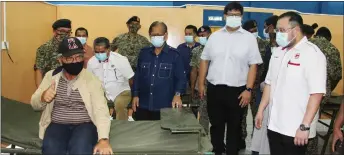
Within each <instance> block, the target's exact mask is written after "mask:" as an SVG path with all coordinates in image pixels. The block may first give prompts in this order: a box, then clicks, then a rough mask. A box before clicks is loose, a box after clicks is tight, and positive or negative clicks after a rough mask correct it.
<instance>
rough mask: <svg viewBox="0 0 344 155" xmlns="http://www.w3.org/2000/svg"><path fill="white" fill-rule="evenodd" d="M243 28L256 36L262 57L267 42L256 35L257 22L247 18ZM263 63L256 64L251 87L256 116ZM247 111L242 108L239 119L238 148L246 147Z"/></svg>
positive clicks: (251, 104) (252, 106)
mask: <svg viewBox="0 0 344 155" xmlns="http://www.w3.org/2000/svg"><path fill="white" fill-rule="evenodd" d="M242 28H243V29H245V30H246V31H249V32H250V33H252V34H253V35H254V36H255V37H256V38H257V42H258V48H259V52H260V55H261V57H262V58H264V56H265V47H266V45H267V44H268V42H267V41H266V40H263V39H261V38H260V37H259V36H258V31H257V29H258V28H257V22H256V21H255V20H248V21H246V22H245V23H244V24H243V27H242ZM263 67H264V65H263V64H260V65H258V68H257V75H256V80H255V82H254V86H253V89H252V100H251V102H250V107H251V112H252V116H253V117H254V116H256V113H257V109H258V107H257V105H256V104H255V103H256V91H257V90H259V89H257V88H258V87H259V84H260V76H261V75H262V72H263V70H264V68H263ZM247 111H248V107H245V110H244V115H243V117H242V121H241V131H242V132H241V134H242V136H241V139H240V140H239V144H240V149H245V148H246V144H245V139H246V137H247V130H246V127H247V123H246V117H247ZM253 124H254V119H253Z"/></svg>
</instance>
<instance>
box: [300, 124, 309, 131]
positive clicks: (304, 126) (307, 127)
mask: <svg viewBox="0 0 344 155" xmlns="http://www.w3.org/2000/svg"><path fill="white" fill-rule="evenodd" d="M309 129H310V127H309V126H306V125H304V124H301V125H300V130H301V131H308V130H309Z"/></svg>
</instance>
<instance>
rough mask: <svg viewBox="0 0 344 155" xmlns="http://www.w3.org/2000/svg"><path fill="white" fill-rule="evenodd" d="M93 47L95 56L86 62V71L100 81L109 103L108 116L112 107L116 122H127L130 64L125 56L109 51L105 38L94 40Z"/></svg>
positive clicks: (132, 74) (131, 72)
mask: <svg viewBox="0 0 344 155" xmlns="http://www.w3.org/2000/svg"><path fill="white" fill-rule="evenodd" d="M93 46H94V51H95V56H93V57H92V58H91V59H90V60H89V61H88V65H87V69H88V70H89V71H91V72H92V73H93V74H95V75H96V76H97V77H98V78H99V79H100V81H102V83H103V87H104V89H105V96H106V98H107V99H108V102H109V103H110V105H109V107H110V114H111V115H112V113H113V105H114V107H115V108H114V109H115V112H116V120H128V115H127V113H128V112H127V106H128V104H129V102H130V100H131V91H130V85H129V83H130V80H131V78H132V77H133V76H134V72H133V70H132V68H131V66H130V63H129V61H128V59H127V58H126V57H125V56H122V55H120V54H119V53H115V52H111V51H110V49H109V48H110V42H109V40H108V39H107V38H105V37H99V38H97V39H95V40H94V45H93ZM113 103H114V104H113Z"/></svg>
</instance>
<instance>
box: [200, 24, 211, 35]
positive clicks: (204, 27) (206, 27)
mask: <svg viewBox="0 0 344 155" xmlns="http://www.w3.org/2000/svg"><path fill="white" fill-rule="evenodd" d="M202 32H209V33H211V28H210V27H209V26H207V25H203V26H202V27H200V28H198V31H197V34H199V33H202Z"/></svg>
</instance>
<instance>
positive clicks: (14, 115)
mask: <svg viewBox="0 0 344 155" xmlns="http://www.w3.org/2000/svg"><path fill="white" fill-rule="evenodd" d="M1 119H2V120H1V121H2V125H1V132H2V133H1V141H2V142H5V143H9V144H13V145H16V146H20V147H22V148H24V149H21V150H20V149H1V152H7V153H26V154H40V153H41V145H42V141H41V140H40V139H39V138H38V123H39V119H40V112H34V111H33V109H32V108H31V106H30V105H28V104H24V103H20V102H17V101H13V100H10V99H7V98H4V97H1ZM110 143H111V145H112V148H113V150H114V152H115V154H185V155H186V154H190V155H191V154H207V152H210V151H211V150H212V146H211V143H210V140H209V139H208V136H206V135H205V132H204V130H203V128H202V127H201V125H200V124H199V123H198V121H197V120H196V118H195V116H194V115H193V114H192V112H191V110H189V109H171V108H167V109H162V110H161V120H160V121H136V122H128V121H117V120H113V121H111V132H110Z"/></svg>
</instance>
